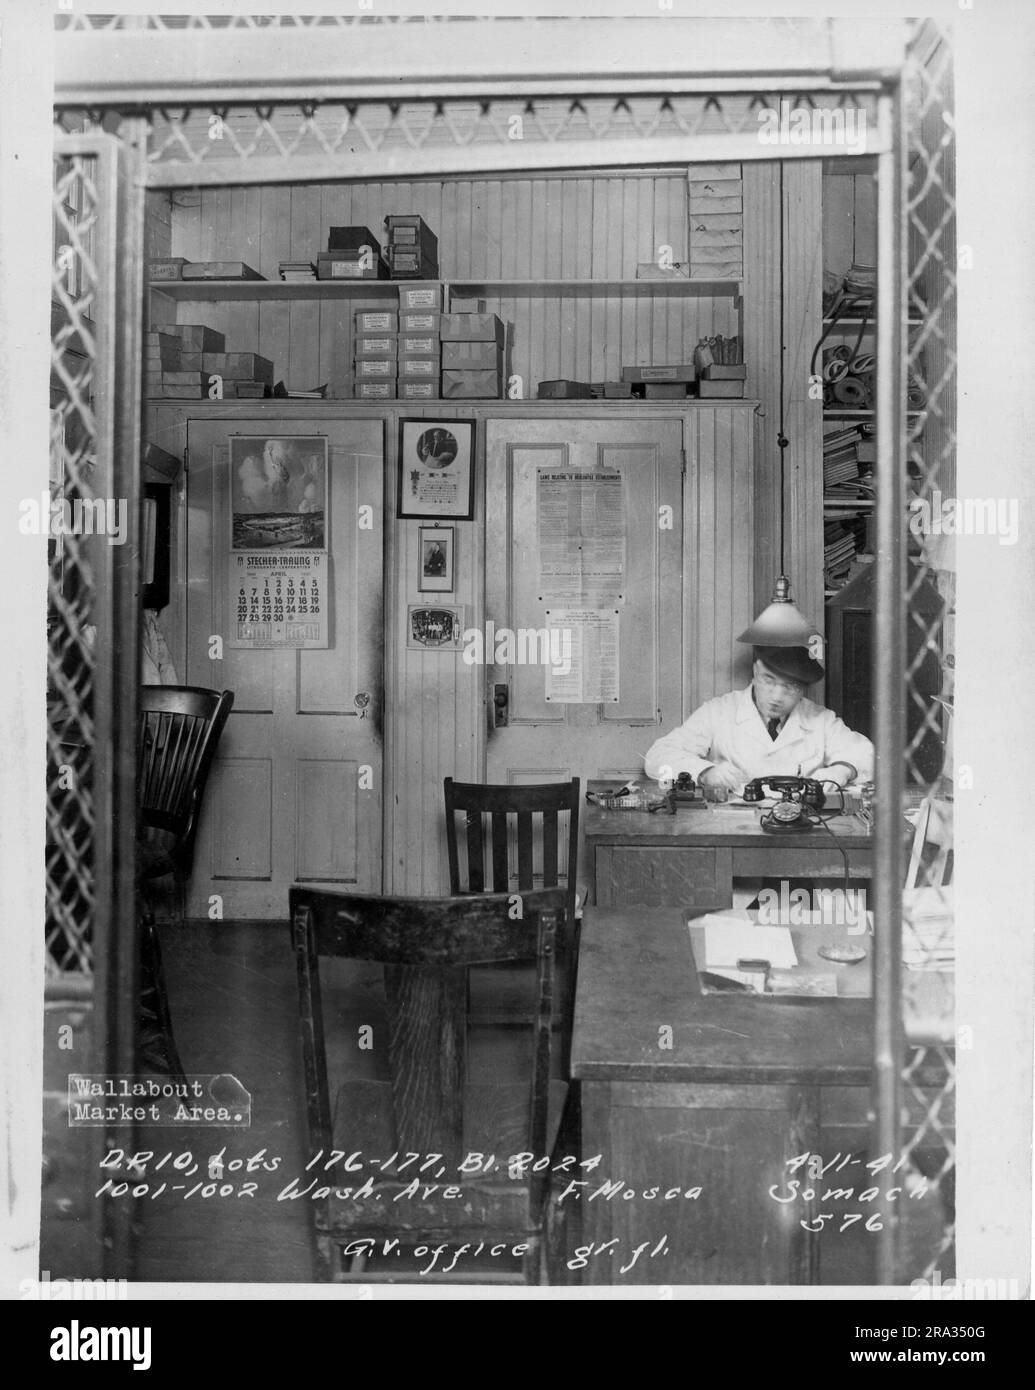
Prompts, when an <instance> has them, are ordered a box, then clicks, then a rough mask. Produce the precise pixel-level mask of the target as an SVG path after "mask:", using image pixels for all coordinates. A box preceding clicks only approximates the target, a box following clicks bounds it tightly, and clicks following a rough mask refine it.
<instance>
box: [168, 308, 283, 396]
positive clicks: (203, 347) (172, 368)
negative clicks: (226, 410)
mask: <svg viewBox="0 0 1035 1390" xmlns="http://www.w3.org/2000/svg"><path fill="white" fill-rule="evenodd" d="M145 353H146V356H145V369H146V389H147V394H148V395H151V396H169V397H172V398H173V399H174V400H196V399H198V398H199V397H201V396H207V395H208V393H209V388H210V387H211V385H212V379H213V377H219V378H220V380H221V381H222V384H223V385H222V392H223V399H224V400H236V399H239V398H248V399H252V398H254V397H258V396H265V395H266V394H267V392H268V391H269V388H270V387H271V386H272V384H273V363H272V362H271V361H270V360H269V359H268V358H266V357H260V356H259V354H258V353H256V352H227V351H226V338H225V337H224V335H223V334H222V333H217V332H216V330H215V329H214V328H208V327H207V326H206V325H205V324H203V323H173V324H163V325H162V327H161V328H160V329H159V330H157V331H156V332H153V333H148V334H147V338H146V343H145Z"/></svg>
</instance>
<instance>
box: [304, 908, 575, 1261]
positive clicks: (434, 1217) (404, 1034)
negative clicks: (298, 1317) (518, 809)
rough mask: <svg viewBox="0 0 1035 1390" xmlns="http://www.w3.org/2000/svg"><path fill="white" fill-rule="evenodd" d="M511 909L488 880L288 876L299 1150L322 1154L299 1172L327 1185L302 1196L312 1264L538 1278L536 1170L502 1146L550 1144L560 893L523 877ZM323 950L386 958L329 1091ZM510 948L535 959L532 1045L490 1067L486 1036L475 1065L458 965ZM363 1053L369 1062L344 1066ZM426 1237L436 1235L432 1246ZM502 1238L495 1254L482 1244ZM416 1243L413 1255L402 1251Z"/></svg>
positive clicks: (555, 1098)
mask: <svg viewBox="0 0 1035 1390" xmlns="http://www.w3.org/2000/svg"><path fill="white" fill-rule="evenodd" d="M520 911H521V915H520V916H515V909H514V905H513V901H512V899H511V898H510V897H509V896H505V895H502V894H501V895H494V896H485V897H481V898H472V897H464V898H436V899H416V898H376V897H361V896H357V895H355V894H348V893H338V892H329V891H326V890H317V889H309V888H302V887H297V886H296V887H294V888H292V890H291V894H290V912H291V931H292V941H293V946H294V952H295V959H296V964H297V970H298V993H299V1007H300V1011H301V1033H302V1056H303V1063H304V1068H305V1089H306V1108H307V1114H308V1128H309V1143H310V1148H311V1155H310V1158H312V1157H315V1156H317V1155H319V1156H320V1160H319V1162H317V1163H314V1164H313V1166H311V1167H310V1168H308V1169H307V1171H306V1173H305V1179H304V1182H303V1183H302V1184H301V1186H305V1185H306V1184H308V1183H309V1182H310V1181H313V1180H315V1183H314V1193H315V1192H316V1190H317V1189H318V1188H319V1187H321V1186H322V1187H325V1188H327V1189H328V1191H327V1192H326V1193H325V1194H324V1195H323V1197H322V1199H321V1200H319V1201H318V1202H312V1205H314V1206H315V1208H316V1210H315V1218H316V1238H317V1258H318V1275H319V1277H320V1278H322V1279H330V1280H332V1281H335V1282H345V1281H347V1280H349V1279H350V1278H353V1279H362V1280H364V1281H366V1282H370V1281H372V1280H381V1281H383V1282H399V1281H402V1282H406V1281H408V1280H413V1281H415V1282H421V1283H429V1282H434V1281H437V1280H441V1279H447V1280H452V1281H454V1282H456V1281H461V1282H466V1283H486V1282H497V1281H502V1282H512V1283H513V1282H526V1283H539V1282H541V1280H542V1279H543V1278H544V1270H545V1248H544V1247H545V1241H544V1228H545V1223H546V1214H547V1201H548V1190H549V1179H550V1174H549V1171H548V1168H547V1167H546V1166H545V1165H541V1166H540V1168H539V1169H538V1171H536V1170H535V1169H534V1168H533V1166H532V1164H531V1162H530V1161H529V1162H526V1163H524V1164H522V1165H520V1166H519V1169H516V1170H515V1172H514V1175H512V1174H511V1165H510V1164H509V1162H508V1160H509V1159H510V1157H511V1155H519V1154H526V1155H534V1156H535V1157H536V1158H548V1157H549V1156H550V1155H551V1154H552V1152H553V1146H554V1142H555V1138H556V1135H557V1132H558V1127H559V1122H560V1116H561V1112H562V1109H563V1106H564V1100H565V1096H566V1092H567V1087H566V1086H565V1084H564V1083H563V1082H562V1081H553V1080H551V1078H550V1071H551V1047H552V1031H551V1025H552V1021H553V1012H554V981H555V976H554V962H555V955H556V942H557V937H558V933H559V931H560V929H561V926H562V925H563V922H564V914H565V894H564V892H563V891H561V890H558V889H554V890H548V891H546V892H539V893H529V894H526V895H524V896H523V898H522V900H521V904H520ZM321 956H323V957H328V956H337V957H341V958H345V959H348V960H353V961H369V962H376V963H378V964H379V965H380V966H381V967H382V968H383V975H384V995H385V1003H384V1016H383V1021H381V1020H380V1019H372V1020H371V1027H372V1030H373V1032H372V1042H373V1046H372V1048H370V1049H369V1050H367V1051H366V1052H363V1053H358V1054H357V1056H356V1064H355V1067H354V1068H353V1074H352V1075H351V1076H350V1077H348V1078H347V1079H345V1081H344V1083H343V1084H342V1085H341V1086H340V1088H339V1089H338V1091H337V1098H336V1103H335V1105H334V1107H333V1108H332V1105H331V1089H330V1080H329V1076H328V1066H327V1047H326V1044H325V1036H324V1025H323V998H322V992H321V981H320V969H319V959H320V957H321ZM509 960H521V961H528V962H531V963H533V964H534V965H535V971H536V1011H535V1017H534V1020H533V1023H532V1027H531V1029H530V1040H529V1041H530V1046H529V1047H528V1049H527V1052H526V1053H525V1054H524V1056H522V1057H520V1058H511V1060H510V1065H509V1067H508V1068H507V1074H506V1076H505V1077H504V1076H502V1075H501V1071H502V1067H501V1064H500V1060H499V1057H498V1054H496V1053H493V1052H492V1051H491V1050H490V1052H489V1056H488V1061H489V1066H488V1067H487V1068H486V1067H483V1077H484V1079H481V1080H479V1079H477V1067H476V1064H477V1062H478V1060H479V1059H478V1057H477V1056H476V1052H477V1047H476V1043H475V1040H474V1038H473V1036H472V1038H470V1039H469V1037H468V1028H467V974H468V971H469V969H470V968H471V967H472V966H473V965H476V964H479V963H491V962H498V961H509ZM325 988H326V986H325ZM363 1062H366V1063H367V1066H368V1069H369V1070H375V1071H376V1072H377V1074H376V1075H373V1076H369V1077H357V1076H356V1075H355V1069H356V1068H358V1067H359V1065H361V1064H362V1063H363ZM335 1151H340V1152H341V1153H342V1154H345V1155H358V1157H356V1158H353V1159H351V1160H350V1161H349V1163H348V1170H346V1168H345V1167H344V1166H343V1164H342V1162H339V1163H338V1164H337V1165H335V1164H334V1163H333V1162H332V1161H331V1159H332V1153H333V1152H335ZM473 1154H480V1155H483V1160H482V1161H481V1163H478V1162H475V1161H469V1162H465V1160H467V1158H468V1155H473ZM492 1155H494V1156H495V1157H494V1158H493V1159H492V1160H491V1161H489V1159H490V1156H492ZM415 1156H416V1157H415ZM312 1196H313V1194H310V1200H311V1201H312ZM483 1243H484V1244H483ZM438 1245H442V1246H444V1247H445V1248H444V1249H443V1250H442V1251H440V1253H439V1255H438V1256H436V1257H435V1259H434V1261H432V1260H431V1255H430V1252H431V1251H432V1250H433V1249H434V1247H436V1246H438ZM462 1246H463V1247H466V1249H465V1250H463V1251H461V1249H460V1247H462ZM500 1246H502V1247H505V1252H506V1253H505V1254H504V1253H503V1251H500V1253H499V1254H498V1255H493V1254H492V1253H491V1252H492V1250H493V1249H494V1248H495V1247H500ZM479 1247H480V1248H479ZM421 1248H423V1249H424V1250H425V1252H426V1253H425V1255H424V1256H420V1255H419V1254H415V1253H414V1252H415V1251H419V1250H420V1249H421ZM515 1249H517V1252H518V1253H517V1255H515V1254H514V1251H515ZM404 1257H405V1258H404Z"/></svg>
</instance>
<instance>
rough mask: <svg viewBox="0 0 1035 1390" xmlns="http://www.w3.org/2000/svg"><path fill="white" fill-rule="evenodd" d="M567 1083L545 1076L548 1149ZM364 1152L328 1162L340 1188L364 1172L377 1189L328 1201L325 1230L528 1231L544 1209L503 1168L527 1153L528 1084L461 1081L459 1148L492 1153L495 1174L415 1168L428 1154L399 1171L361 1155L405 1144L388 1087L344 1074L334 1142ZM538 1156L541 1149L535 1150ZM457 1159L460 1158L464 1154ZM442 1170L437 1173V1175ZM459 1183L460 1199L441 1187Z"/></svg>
mask: <svg viewBox="0 0 1035 1390" xmlns="http://www.w3.org/2000/svg"><path fill="white" fill-rule="evenodd" d="M567 1095H568V1086H567V1084H566V1083H565V1082H563V1081H551V1082H550V1083H549V1088H548V1102H547V1120H546V1146H545V1153H546V1154H551V1153H552V1152H553V1149H554V1145H555V1144H556V1142H557V1135H558V1132H559V1129H560V1123H561V1116H562V1114H563V1112H564V1105H565V1102H566V1100H567ZM357 1136H361V1139H362V1153H361V1157H360V1158H359V1159H358V1160H357V1163H359V1164H360V1165H361V1167H360V1168H359V1169H357V1170H356V1171H352V1172H348V1173H345V1172H343V1171H342V1170H341V1168H340V1166H339V1167H337V1168H333V1169H331V1172H330V1178H332V1179H333V1180H334V1182H335V1184H336V1186H337V1187H338V1188H339V1189H344V1188H345V1187H350V1188H351V1189H352V1190H353V1191H355V1189H356V1188H357V1187H361V1186H362V1185H363V1184H364V1183H365V1182H366V1181H367V1179H369V1180H370V1181H371V1184H372V1186H373V1188H374V1192H375V1193H377V1194H379V1196H373V1197H365V1198H360V1199H359V1200H358V1201H352V1200H348V1199H342V1198H332V1199H331V1200H330V1202H329V1203H328V1206H327V1208H326V1211H327V1214H328V1217H329V1221H328V1229H330V1230H335V1231H354V1230H357V1229H359V1228H362V1229H364V1230H374V1229H378V1230H386V1231H388V1230H390V1231H392V1232H395V1233H396V1234H398V1233H400V1232H406V1231H414V1232H421V1233H422V1234H423V1235H427V1233H428V1232H429V1231H432V1230H445V1229H449V1230H451V1231H456V1230H467V1229H474V1228H480V1227H485V1228H487V1229H491V1228H494V1227H495V1228H504V1227H506V1228H515V1227H521V1226H525V1227H526V1228H527V1229H528V1230H529V1231H530V1232H531V1231H533V1230H535V1229H536V1228H537V1226H538V1224H539V1222H540V1220H541V1217H542V1212H541V1211H539V1210H536V1209H535V1208H534V1206H533V1198H532V1185H531V1183H530V1182H529V1180H528V1179H529V1174H528V1173H526V1174H525V1176H524V1177H522V1178H511V1177H510V1176H509V1175H508V1171H507V1164H506V1160H507V1159H508V1158H509V1157H510V1156H511V1155H514V1154H521V1153H527V1152H529V1150H528V1147H527V1144H528V1083H527V1081H525V1082H504V1083H502V1084H495V1083H488V1082H485V1083H476V1084H473V1085H471V1084H468V1085H467V1086H465V1087H464V1088H463V1142H462V1144H461V1148H462V1150H463V1154H462V1158H465V1157H466V1156H467V1155H468V1154H482V1155H484V1156H485V1157H486V1158H488V1156H489V1155H490V1154H495V1155H496V1161H497V1164H498V1165H499V1166H498V1168H497V1169H496V1171H495V1172H494V1173H489V1174H486V1175H485V1176H484V1177H481V1176H478V1175H472V1174H469V1173H458V1172H457V1166H458V1165H457V1163H456V1161H455V1160H454V1161H452V1162H451V1163H448V1164H447V1163H446V1161H445V1160H443V1162H442V1163H440V1164H436V1165H435V1166H434V1167H433V1168H429V1169H427V1170H425V1171H424V1172H423V1173H422V1172H420V1171H419V1170H420V1167H421V1164H422V1163H423V1162H424V1161H425V1159H426V1158H427V1157H428V1156H429V1155H422V1156H421V1158H420V1159H419V1160H417V1161H416V1162H413V1163H411V1164H410V1165H409V1166H408V1167H405V1168H403V1169H402V1171H401V1172H397V1171H396V1169H395V1168H393V1169H392V1170H390V1171H389V1172H388V1173H384V1172H382V1169H381V1166H380V1165H379V1164H378V1165H374V1164H370V1163H366V1162H364V1161H363V1160H364V1158H378V1159H382V1160H383V1159H387V1158H389V1157H390V1156H391V1155H392V1154H393V1153H398V1154H399V1162H402V1161H403V1160H404V1159H405V1157H406V1154H405V1151H403V1150H402V1145H401V1144H400V1142H399V1137H398V1129H397V1126H396V1124H395V1117H394V1110H393V1105H392V1087H391V1083H390V1082H387V1081H372V1080H356V1081H346V1082H345V1083H344V1084H343V1085H342V1086H341V1087H340V1088H339V1090H338V1095H337V1099H336V1102H335V1123H334V1131H333V1146H334V1148H335V1149H336V1150H340V1151H341V1152H343V1153H347V1154H353V1153H356V1152H357V1151H359V1140H358V1138H357ZM536 1157H537V1158H539V1157H541V1155H539V1154H537V1155H536ZM462 1158H461V1161H462ZM443 1168H444V1169H445V1172H444V1173H443V1176H442V1177H438V1176H437V1174H438V1172H439V1170H440V1169H443ZM415 1178H416V1179H417V1180H418V1181H419V1182H420V1183H421V1184H422V1189H421V1191H420V1192H419V1193H418V1194H417V1195H415V1196H412V1197H410V1196H400V1195H399V1194H400V1193H402V1192H403V1191H404V1190H405V1189H407V1188H408V1187H410V1185H411V1184H412V1182H413V1181H414V1179H415ZM434 1183H437V1184H438V1188H437V1190H436V1191H434V1192H431V1193H429V1194H428V1195H427V1196H425V1195H424V1192H423V1185H424V1184H427V1185H428V1186H430V1185H431V1184H434ZM451 1183H452V1184H454V1185H460V1186H462V1188H463V1199H462V1200H458V1199H455V1198H446V1197H444V1196H443V1195H442V1194H443V1188H445V1187H447V1186H449V1185H450V1184H451Z"/></svg>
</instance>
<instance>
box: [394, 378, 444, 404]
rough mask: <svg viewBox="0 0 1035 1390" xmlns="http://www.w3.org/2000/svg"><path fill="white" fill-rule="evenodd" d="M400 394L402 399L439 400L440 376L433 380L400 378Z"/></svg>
mask: <svg viewBox="0 0 1035 1390" xmlns="http://www.w3.org/2000/svg"><path fill="white" fill-rule="evenodd" d="M397 387H398V396H399V399H400V400H401V401H437V400H438V399H439V382H438V377H437V376H436V377H434V378H433V379H432V380H431V381H406V380H403V379H400V380H399V382H398V383H397Z"/></svg>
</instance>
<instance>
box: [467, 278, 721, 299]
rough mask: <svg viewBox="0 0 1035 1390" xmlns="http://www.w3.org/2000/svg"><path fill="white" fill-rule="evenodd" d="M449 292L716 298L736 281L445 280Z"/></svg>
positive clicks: (469, 296)
mask: <svg viewBox="0 0 1035 1390" xmlns="http://www.w3.org/2000/svg"><path fill="white" fill-rule="evenodd" d="M446 284H447V288H448V290H449V292H450V293H451V294H452V295H454V296H455V297H456V298H457V299H465V298H466V299H477V298H486V299H491V298H501V299H509V298H511V297H512V296H514V297H517V296H520V295H530V296H535V295H543V296H547V295H560V296H569V295H593V294H602V295H616V294H634V295H644V296H647V297H652V296H653V297H661V296H664V295H682V296H684V297H687V298H693V299H701V298H719V297H725V296H731V295H734V296H735V295H739V294H740V293H741V289H742V282H741V281H740V280H685V279H683V278H682V277H674V278H673V279H671V280H449V281H447V282H446Z"/></svg>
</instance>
